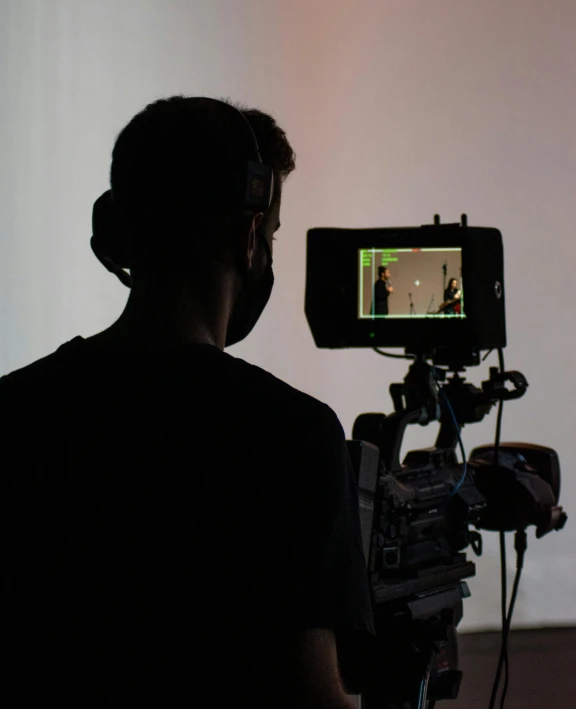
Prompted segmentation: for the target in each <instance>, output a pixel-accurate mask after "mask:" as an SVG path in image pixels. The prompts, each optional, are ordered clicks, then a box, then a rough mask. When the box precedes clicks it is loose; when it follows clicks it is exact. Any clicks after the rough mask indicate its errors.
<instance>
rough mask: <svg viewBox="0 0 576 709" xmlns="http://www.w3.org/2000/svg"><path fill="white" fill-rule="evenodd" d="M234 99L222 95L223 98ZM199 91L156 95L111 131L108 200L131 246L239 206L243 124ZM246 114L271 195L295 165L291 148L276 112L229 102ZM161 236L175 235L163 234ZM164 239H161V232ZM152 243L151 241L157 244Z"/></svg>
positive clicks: (245, 150) (245, 143) (245, 140)
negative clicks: (270, 178)
mask: <svg viewBox="0 0 576 709" xmlns="http://www.w3.org/2000/svg"><path fill="white" fill-rule="evenodd" d="M222 103H226V104H228V105H230V106H231V105H234V104H232V103H231V102H229V101H223V102H222ZM222 103H221V102H219V101H218V102H217V101H214V100H210V99H206V98H204V97H186V96H182V95H178V96H172V97H170V98H164V99H160V100H158V101H155V102H153V103H151V104H149V105H148V106H146V107H145V108H144V109H143V110H142V111H140V113H138V114H136V115H135V116H134V117H133V118H132V119H131V121H130V122H129V123H128V124H127V125H126V127H125V128H124V129H123V130H122V131H121V132H120V134H119V135H118V138H117V139H116V142H115V145H114V149H113V152H112V165H111V168H110V186H111V188H112V194H113V197H114V202H115V204H116V205H117V208H118V211H119V213H121V214H122V217H123V219H125V220H126V222H125V223H126V224H129V225H130V226H131V227H133V229H130V231H132V232H135V234H132V236H131V239H130V241H131V246H132V247H133V248H138V242H144V241H147V240H148V239H149V238H153V239H154V240H155V241H156V240H157V238H158V237H159V234H158V230H159V229H162V231H164V232H166V231H169V232H173V231H174V230H176V231H178V230H179V229H181V228H182V227H185V228H186V230H188V229H189V225H193V224H195V223H199V222H200V216H199V215H200V212H207V213H208V217H207V221H210V220H214V218H216V219H217V218H218V217H224V218H230V217H234V216H236V215H238V216H240V215H239V214H238V211H239V210H238V204H240V203H241V199H240V192H239V189H240V187H241V186H242V180H241V179H240V178H239V175H240V174H241V170H242V166H243V163H244V162H245V161H246V160H247V159H248V157H249V154H250V151H251V149H252V142H251V141H250V136H249V131H248V127H247V126H245V125H243V121H242V118H241V117H240V116H235V115H234V113H235V112H234V111H231V110H230V108H228V106H224V105H222ZM234 107H235V108H237V109H238V110H240V111H241V112H242V113H243V115H244V116H245V117H246V119H247V120H248V122H249V123H250V126H251V127H252V130H253V131H254V134H255V136H256V139H257V141H258V145H259V148H260V155H261V156H262V160H263V162H264V163H266V164H268V165H271V166H272V169H273V173H274V182H275V187H274V193H273V198H272V199H273V203H274V202H277V200H278V199H280V193H281V187H282V183H283V182H284V180H285V179H286V177H287V176H288V175H289V174H290V173H291V172H292V170H294V168H295V155H294V151H293V149H292V147H291V146H290V143H289V142H288V139H287V137H286V133H285V132H284V131H283V130H282V128H280V126H278V124H277V123H276V121H275V119H274V118H273V117H272V116H271V115H269V114H267V113H264V112H262V111H259V110H257V109H248V108H246V107H244V106H240V105H234ZM163 237H164V239H165V240H168V241H169V240H171V239H172V238H174V235H173V234H172V235H168V234H163ZM164 239H163V240H164ZM157 247H158V244H155V248H154V250H155V251H156V249H157Z"/></svg>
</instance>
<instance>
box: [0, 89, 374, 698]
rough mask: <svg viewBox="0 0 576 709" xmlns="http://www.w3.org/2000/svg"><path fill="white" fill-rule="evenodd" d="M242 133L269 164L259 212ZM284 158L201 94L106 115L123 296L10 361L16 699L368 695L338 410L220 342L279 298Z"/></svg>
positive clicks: (349, 482)
mask: <svg viewBox="0 0 576 709" xmlns="http://www.w3.org/2000/svg"><path fill="white" fill-rule="evenodd" d="M246 121H248V123H249V126H248V125H246ZM252 131H253V133H254V135H255V138H256V139H257V142H258V147H259V149H260V155H261V158H262V161H263V163H264V165H269V166H271V167H272V172H273V177H274V182H273V185H274V187H273V192H272V200H271V203H269V204H268V203H266V205H265V206H264V207H263V208H259V209H251V208H247V207H246V204H247V202H246V197H245V191H246V190H247V191H250V190H251V189H253V188H254V186H256V187H255V189H256V193H258V191H259V190H260V193H263V190H262V189H260V187H262V185H260V186H259V184H258V179H259V178H258V174H259V173H258V171H257V172H256V173H254V174H256V178H254V175H253V174H252V173H250V175H249V179H248V182H247V180H246V174H247V173H246V169H247V168H246V166H247V161H251V163H250V164H251V165H252V167H250V168H249V170H252V169H254V165H253V163H254V162H255V161H256V162H257V160H258V158H259V157H260V155H258V154H257V150H256V147H257V146H255V145H254V144H253V141H254V135H252ZM293 168H294V154H293V152H292V149H291V147H290V145H289V143H288V141H287V139H286V136H285V134H284V132H283V131H282V130H281V129H280V128H279V127H278V125H277V124H276V123H275V121H274V120H273V119H272V118H271V117H270V116H268V115H266V114H264V113H261V112H259V111H256V110H246V109H242V113H241V114H240V113H239V112H238V111H237V110H236V109H235V108H233V107H232V106H230V105H229V104H225V103H221V102H216V101H213V100H211V99H204V98H185V97H181V96H180V97H173V98H170V99H164V100H160V101H157V102H155V103H153V104H150V105H149V106H147V107H146V108H145V109H144V110H143V111H142V112H141V113H139V114H138V115H136V116H135V117H134V118H133V119H132V121H130V123H129V124H128V125H127V126H126V127H125V128H124V130H123V131H122V132H121V133H120V135H119V137H118V139H117V141H116V144H115V147H114V151H113V156H112V166H111V188H112V192H111V194H108V195H103V197H102V198H101V199H100V200H98V203H97V204H96V205H95V213H94V226H95V233H94V237H93V249H94V251H95V253H96V255H97V256H98V258H99V259H100V260H101V261H102V263H103V264H105V265H106V267H107V268H109V269H110V270H111V271H112V272H114V273H116V275H118V277H119V278H120V279H121V280H122V282H123V283H125V284H127V285H130V286H131V292H130V297H129V299H128V303H127V305H126V308H125V310H124V312H123V313H122V314H121V316H120V317H119V319H118V320H117V321H116V322H115V323H114V324H112V325H111V326H110V327H109V328H107V329H105V330H104V331H103V332H101V333H98V334H96V335H94V336H92V337H88V338H86V339H84V338H82V337H80V336H78V337H75V338H74V339H73V340H71V341H70V342H67V343H65V344H64V345H62V346H61V347H60V348H58V350H57V351H56V352H54V353H53V354H51V355H49V356H48V357H45V358H44V359H41V360H39V361H37V362H34V363H33V364H31V365H29V366H27V367H24V368H23V369H20V370H18V371H16V372H13V373H11V374H9V375H8V376H6V377H4V378H2V379H0V436H2V445H3V449H4V451H3V453H4V459H5V460H9V462H8V463H6V464H5V467H4V470H3V480H4V483H5V487H6V488H7V490H6V493H7V494H6V495H5V496H4V501H5V507H6V510H5V516H4V519H5V523H6V529H7V530H8V531H7V534H6V536H5V543H7V546H8V549H9V555H8V560H7V562H6V566H5V569H6V575H7V580H6V583H5V588H7V589H8V599H7V603H5V604H3V607H4V609H5V610H6V609H7V608H9V609H10V618H9V623H8V624H6V623H3V627H8V628H9V630H8V633H6V632H5V631H4V630H3V634H4V636H5V638H8V640H6V641H5V643H6V644H7V645H8V647H9V649H10V655H9V660H8V661H7V665H6V667H5V670H6V675H7V677H8V678H9V681H8V684H5V683H4V682H3V692H2V694H3V699H5V698H6V697H7V696H9V697H10V701H11V703H10V704H9V706H10V707H20V706H22V707H24V706H34V705H35V704H34V702H36V703H38V701H39V700H40V699H41V700H42V703H43V704H48V705H54V704H55V703H57V704H58V706H61V707H72V706H74V707H112V706H113V707H116V706H118V707H120V706H122V707H133V706H134V707H136V706H140V705H146V706H150V705H152V704H155V705H156V706H171V707H176V706H178V707H179V706H191V705H192V706H195V705H196V704H197V705H198V706H205V705H207V703H208V702H210V703H214V702H215V703H216V704H218V705H222V706H226V707H228V709H234V708H237V707H238V708H240V707H242V708H247V707H250V708H251V709H252V708H254V709H255V708H258V709H260V708H262V709H263V708H264V707H270V708H271V707H275V708H280V709H288V708H292V707H294V708H295V707H309V708H310V709H314V708H316V707H323V708H325V709H345V708H348V707H350V706H351V704H350V700H349V698H348V697H347V693H348V692H358V691H360V690H361V688H362V687H361V686H362V682H363V679H364V678H363V669H364V668H365V666H366V663H367V662H368V660H369V659H370V657H371V655H370V651H371V642H372V641H373V623H372V615H371V608H370V599H369V593H368V587H367V580H366V570H365V565H364V558H363V555H362V548H361V541H360V530H359V515H358V499H357V490H356V482H355V480H354V476H353V472H352V471H351V469H350V461H349V458H348V455H347V451H346V448H345V441H344V434H343V431H342V427H341V425H340V423H339V421H338V419H337V417H336V415H335V414H334V413H333V412H332V411H331V410H330V409H329V408H328V407H327V406H326V405H325V404H322V403H320V402H318V401H316V400H315V399H313V398H311V397H309V396H307V395H305V394H303V393H301V392H299V391H297V390H295V389H293V388H292V387H290V386H288V385H287V384H284V383H283V382H281V381H279V380H278V379H276V378H275V377H273V376H271V375H270V374H268V373H266V372H264V371H263V370H261V369H259V368H257V367H254V366H251V365H249V364H247V363H246V362H244V361H242V360H240V359H238V358H234V357H231V356H230V355H228V354H226V353H224V351H223V350H224V348H225V346H227V345H229V344H233V343H234V342H238V341H240V340H241V339H243V338H244V337H245V336H246V335H247V334H248V333H249V332H250V330H251V329H252V327H253V326H254V325H255V323H256V321H257V320H258V317H259V316H260V314H261V312H262V310H263V308H264V307H265V305H266V302H267V300H268V297H269V295H270V291H271V289H272V284H273V271H272V252H273V244H272V242H273V238H274V237H273V234H274V233H275V231H276V230H277V229H278V228H279V226H280V205H281V188H282V183H283V181H284V179H285V178H286V177H287V175H288V174H289V173H290V172H291V171H292V170H293ZM253 178H254V179H253ZM247 184H248V187H246V185H247ZM264 191H265V190H264ZM260 196H261V195H260ZM248 201H249V200H248ZM103 206H104V207H105V208H106V210H107V211H105V213H104V216H105V218H104V216H103V214H102V212H101V210H102V207H103ZM103 222H105V223H104V224H103ZM123 268H128V269H129V270H130V276H128V274H127V273H126V272H125V271H124V270H123ZM7 688H9V689H7ZM4 706H8V705H7V704H5V703H4Z"/></svg>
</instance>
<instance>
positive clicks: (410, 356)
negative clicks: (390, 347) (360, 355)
mask: <svg viewBox="0 0 576 709" xmlns="http://www.w3.org/2000/svg"><path fill="white" fill-rule="evenodd" d="M372 349H373V350H374V352H376V353H377V354H379V355H382V357H393V358H394V359H416V357H415V356H414V355H406V354H403V355H398V354H392V353H390V352H384V351H383V350H379V349H378V348H377V347H373V348H372Z"/></svg>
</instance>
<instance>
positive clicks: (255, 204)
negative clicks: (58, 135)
mask: <svg viewBox="0 0 576 709" xmlns="http://www.w3.org/2000/svg"><path fill="white" fill-rule="evenodd" d="M201 101H203V102H211V103H214V104H219V106H225V107H226V109H225V110H227V111H229V112H230V114H231V115H232V113H234V114H235V115H237V116H239V117H240V118H239V119H237V118H234V120H236V121H239V120H241V121H242V124H243V126H244V129H243V130H244V132H245V133H246V136H247V138H248V140H249V141H250V144H251V145H250V152H249V155H248V159H247V160H246V162H245V163H244V166H243V169H242V170H241V171H240V180H241V185H240V186H241V187H242V195H243V196H242V200H241V203H240V204H238V209H239V210H242V209H244V210H248V211H251V212H265V211H266V210H267V209H268V208H269V207H270V204H271V203H272V195H273V192H274V173H273V170H272V167H271V166H270V165H265V164H264V163H263V162H262V157H261V156H260V149H259V147H258V141H257V140H256V135H255V133H254V131H253V129H252V126H251V125H250V122H249V121H248V119H247V118H246V116H245V115H244V114H243V113H242V111H240V110H239V109H237V108H236V107H234V106H231V105H230V104H229V103H225V102H224V101H218V100H217V99H213V98H207V97H204V96H203V97H201ZM120 223H121V222H120V219H119V215H118V213H117V206H116V204H115V202H114V195H113V193H112V190H107V191H106V192H104V194H102V195H100V197H98V199H97V200H96V201H95V202H94V206H93V208H92V238H91V239H90V246H91V247H92V251H93V252H94V255H95V256H96V258H97V259H98V260H99V261H100V263H101V264H102V265H103V266H104V267H105V268H106V269H107V270H108V271H110V272H111V273H113V274H114V275H115V276H117V277H118V279H119V280H120V282H121V283H122V284H123V285H125V286H126V287H127V288H130V287H131V286H132V278H131V276H130V274H129V273H127V272H126V271H125V270H124V269H127V268H129V265H128V263H129V260H128V256H127V253H126V251H125V248H124V242H123V239H122V238H121V234H120V233H119V225H120Z"/></svg>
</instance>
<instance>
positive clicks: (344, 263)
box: [305, 215, 567, 709]
mask: <svg viewBox="0 0 576 709" xmlns="http://www.w3.org/2000/svg"><path fill="white" fill-rule="evenodd" d="M305 310H306V316H307V319H308V322H309V325H310V328H311V331H312V334H313V337H314V340H315V343H316V345H317V346H318V347H323V348H343V347H364V348H366V347H369V348H373V349H375V350H376V351H377V352H379V353H381V354H385V353H383V352H382V351H381V349H380V348H382V347H403V348H404V349H405V355H404V356H405V357H406V358H407V359H410V360H412V364H411V366H410V368H409V371H408V373H407V375H406V377H405V379H404V381H403V382H402V383H393V384H391V385H390V394H391V398H392V401H393V405H394V411H393V412H392V413H391V414H389V415H385V414H383V413H367V414H361V415H359V416H358V417H357V419H356V421H355V424H354V428H353V436H352V438H353V440H351V441H348V449H349V453H350V458H351V460H352V464H353V467H354V470H355V472H356V477H357V483H358V495H359V503H360V523H361V532H362V541H363V547H364V554H365V558H366V565H367V569H368V575H369V581H370V589H371V595H372V602H373V610H374V616H375V625H376V631H377V638H378V643H377V644H378V652H376V653H375V656H374V658H373V662H371V663H370V666H368V667H366V674H365V686H366V687H367V690H366V692H365V693H364V694H363V696H362V702H363V703H362V706H363V707H364V708H365V709H376V707H378V708H379V709H383V708H386V707H390V708H394V707H402V709H407V708H409V707H414V708H416V707H418V709H420V707H425V706H427V707H429V708H430V707H432V706H433V705H434V702H435V701H437V700H440V699H450V698H455V697H456V696H457V694H458V689H459V686H460V682H461V679H462V673H461V672H460V670H459V668H458V652H457V634H456V627H457V625H458V623H459V622H460V620H461V618H462V614H463V602H462V600H463V599H464V598H466V597H467V596H469V595H470V594H469V590H468V587H467V584H466V582H465V580H464V579H466V578H470V577H472V576H474V574H475V565H474V563H473V562H472V561H471V560H470V559H469V558H467V556H466V552H465V550H466V549H468V547H470V548H471V549H472V551H473V552H474V553H475V554H477V555H480V554H481V553H482V536H481V533H480V530H490V531H498V532H500V533H504V532H506V531H514V532H515V533H516V547H517V551H518V554H519V556H518V559H519V568H521V561H522V560H523V555H524V551H525V547H526V533H525V529H526V527H528V526H529V525H534V526H535V527H536V536H537V537H541V536H543V535H544V534H546V533H548V532H550V531H552V530H559V529H562V527H563V526H564V524H565V523H566V520H567V516H566V513H565V512H564V510H563V509H562V507H560V506H559V505H558V499H559V494H560V465H559V460H558V456H557V454H556V452H555V451H553V450H552V449H550V448H546V447H544V446H538V445H534V444H532V443H501V442H500V433H499V425H498V427H497V435H496V440H495V442H494V443H493V444H490V445H486V446H481V447H479V448H476V449H475V450H473V451H472V453H471V456H470V458H469V459H468V460H466V459H465V456H464V447H463V443H462V438H461V429H462V427H463V426H464V425H465V424H471V423H475V422H478V421H481V420H482V419H483V418H484V416H485V415H486V414H488V413H489V412H490V410H491V409H492V408H493V407H494V406H495V405H497V404H498V405H499V407H502V404H503V402H504V401H506V400H511V399H517V398H520V397H521V396H523V395H524V394H525V392H526V390H527V387H528V382H527V381H526V378H525V377H524V376H523V375H522V374H521V373H520V372H517V371H504V365H503V348H504V347H505V346H506V323H505V307H504V262H503V249H502V236H501V233H500V231H498V230H497V229H494V228H487V227H469V226H468V223H467V218H466V216H465V215H463V217H462V222H461V223H458V224H445V225H443V224H440V219H439V217H437V216H436V217H435V218H434V223H433V224H431V225H424V226H420V227H401V228H375V229H336V228H330V229H329V228H317V229H311V230H309V231H308V241H307V274H306V303H305ZM494 349H495V350H498V352H499V357H500V366H499V367H492V368H490V377H489V379H488V380H486V381H484V382H482V384H481V386H480V387H477V386H475V385H474V384H472V383H470V382H468V381H466V379H465V377H464V376H463V372H464V371H465V368H466V367H471V366H476V365H478V364H480V356H481V352H482V351H483V350H494ZM396 356H398V355H396ZM500 413H501V411H500ZM498 420H499V421H500V416H499V418H498ZM432 421H439V423H440V428H439V433H438V436H437V438H436V441H435V444H434V446H432V447H430V448H426V449H423V450H417V451H411V452H409V453H408V454H407V455H406V457H405V458H404V460H403V461H400V450H401V446H402V440H403V436H404V433H405V430H406V427H407V426H408V425H410V424H416V423H417V424H420V425H427V424H428V423H430V422H432ZM458 447H460V450H461V460H458V456H457V452H456V451H457V449H458ZM518 578H519V576H518ZM512 610H513V602H511V608H510V616H511V612H512Z"/></svg>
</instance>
